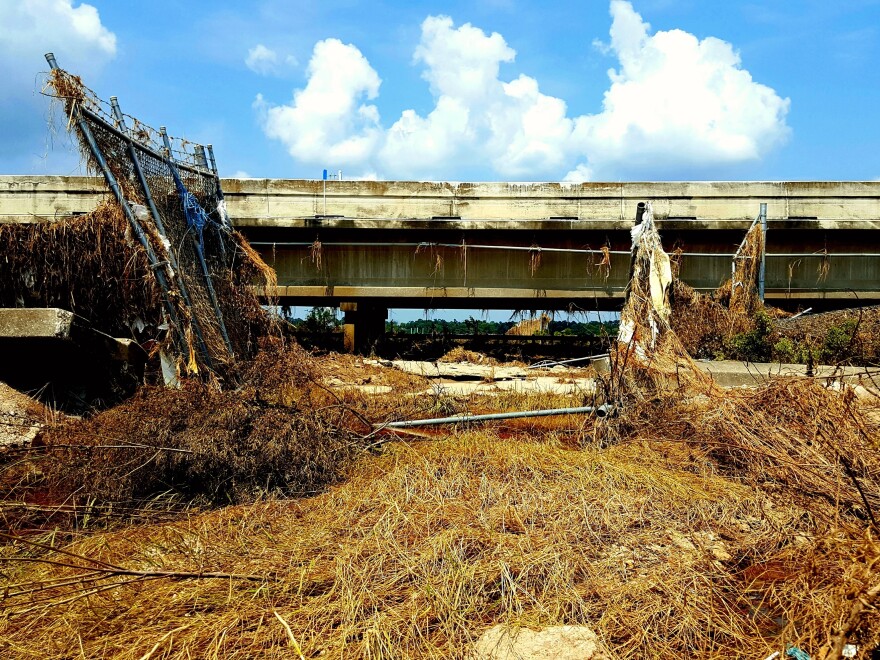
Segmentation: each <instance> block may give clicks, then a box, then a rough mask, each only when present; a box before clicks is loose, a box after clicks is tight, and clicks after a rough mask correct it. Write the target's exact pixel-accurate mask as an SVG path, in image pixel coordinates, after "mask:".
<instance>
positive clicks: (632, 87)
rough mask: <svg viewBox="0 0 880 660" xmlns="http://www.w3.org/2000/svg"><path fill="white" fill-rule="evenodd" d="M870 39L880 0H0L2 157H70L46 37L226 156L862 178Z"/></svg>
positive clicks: (243, 162) (869, 164) (429, 169)
mask: <svg viewBox="0 0 880 660" xmlns="http://www.w3.org/2000/svg"><path fill="white" fill-rule="evenodd" d="M878 43H880V0H850V1H848V2H841V3H831V2H827V1H824V2H820V1H818V0H815V1H814V0H801V1H798V2H796V1H784V0H777V1H768V2H761V3H758V2H737V1H735V0H730V1H728V2H724V3H720V2H719V3H715V2H713V3H708V2H695V1H688V0H678V1H675V2H673V1H671V0H632V2H631V3H629V2H623V1H622V0H610V1H609V0H582V1H581V2H566V1H558V2H555V3H537V2H519V1H517V0H489V1H485V2H480V1H477V0H470V1H469V2H454V1H453V2H448V1H447V2H443V3H436V2H419V1H411V2H406V3H394V2H371V3H359V2H350V1H345V0H336V1H333V2H323V3H318V2H282V1H280V0H263V1H260V2H231V1H226V0H213V1H212V2H201V1H197V0H191V1H189V2H179V1H178V0H176V1H173V2H172V1H171V0H151V1H149V2H123V1H120V0H112V1H111V0H91V2H89V3H80V2H73V1H72V0H0V91H2V94H0V136H2V137H0V173H3V174H28V173H58V174H69V173H76V172H78V171H81V170H80V169H79V165H78V159H77V157H76V155H75V153H74V152H73V151H72V149H71V147H70V145H69V142H68V141H66V140H64V139H63V136H61V135H57V136H56V137H55V138H53V139H51V140H50V136H51V133H50V130H49V126H48V122H47V116H48V114H49V104H48V101H47V99H46V98H45V97H43V96H42V95H40V94H39V90H40V87H41V84H40V77H39V74H40V73H41V72H45V70H46V68H47V67H46V66H45V64H44V61H43V59H42V54H43V53H44V52H45V51H49V50H52V51H54V52H55V53H56V55H57V56H58V59H59V62H60V63H61V65H62V66H64V67H66V68H69V69H70V70H71V71H73V72H75V73H80V74H82V75H83V77H84V79H85V80H86V82H87V84H89V85H90V86H91V87H92V88H93V89H95V91H96V92H97V93H98V94H99V95H100V96H102V97H103V98H108V97H109V96H111V95H116V96H118V97H119V100H120V103H121V104H122V106H123V110H125V111H126V112H128V113H130V114H133V115H136V116H138V117H140V118H141V119H143V120H144V121H146V122H147V123H150V124H153V125H156V126H157V125H160V124H164V125H167V126H168V128H169V131H170V132H171V133H172V134H174V135H178V136H183V137H187V138H189V139H191V140H195V141H201V142H213V144H214V145H215V152H216V154H217V159H218V164H219V166H220V169H221V174H223V175H227V176H229V175H234V174H236V173H240V174H247V175H250V176H254V177H291V178H299V177H305V178H311V177H319V176H320V172H321V169H322V168H323V167H327V168H330V169H331V170H337V169H342V170H343V174H344V176H346V177H366V178H400V179H409V178H426V179H443V180H459V181H460V180H529V181H533V180H563V179H566V178H567V179H569V180H644V179H658V180H663V179H666V180H671V179H694V180H699V179H792V180H803V179H818V180H826V179H827V180H837V179H854V180H874V179H877V178H878V177H880V155H878V152H880V150H878V145H880V122H878V121H877V114H878V113H877V107H878V106H880V85H878V84H877V81H878V78H880V77H878V74H877V70H876V69H877V64H878V62H880V46H878ZM609 71H611V76H609ZM56 130H57V131H60V132H61V133H63V122H62V125H61V127H60V128H59V127H58V126H57V122H56ZM50 142H51V144H49V143H50Z"/></svg>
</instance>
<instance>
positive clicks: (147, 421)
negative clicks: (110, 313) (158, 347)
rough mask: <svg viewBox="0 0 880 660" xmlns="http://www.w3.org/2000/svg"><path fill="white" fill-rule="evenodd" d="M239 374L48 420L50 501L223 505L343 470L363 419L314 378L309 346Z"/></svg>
mask: <svg viewBox="0 0 880 660" xmlns="http://www.w3.org/2000/svg"><path fill="white" fill-rule="evenodd" d="M242 380H243V385H242V387H241V388H240V389H238V390H237V391H222V390H220V389H218V388H215V387H211V386H209V385H206V384H203V383H201V382H198V381H192V380H190V381H185V382H184V383H183V385H182V387H181V388H180V389H170V388H161V387H144V388H142V389H141V390H140V391H139V392H138V393H137V394H135V395H134V396H133V397H132V398H131V399H129V400H128V401H126V402H124V403H122V404H121V405H118V406H116V407H114V408H111V409H110V410H107V411H104V412H101V413H98V414H97V415H94V416H93V417H91V418H89V419H83V420H79V419H74V420H68V421H64V422H62V423H61V424H59V425H55V426H53V427H51V428H50V429H48V430H47V431H46V432H45V434H44V436H43V438H42V443H41V446H40V447H38V448H37V452H38V453H39V454H40V455H42V457H43V460H41V461H40V462H39V465H38V469H39V471H40V473H41V479H40V483H42V484H45V488H46V490H47V493H48V495H49V497H50V499H51V500H52V501H68V502H71V501H74V500H76V501H80V502H88V501H92V502H97V503H99V504H102V505H107V504H113V503H116V504H120V505H122V506H123V507H132V506H136V505H137V504H138V503H143V502H145V501H149V500H150V499H151V498H154V497H156V496H158V495H160V494H163V493H164V494H166V495H173V496H174V499H176V500H178V501H181V502H185V503H187V504H188V505H191V504H193V503H196V504H198V503H205V504H213V505H217V504H230V503H235V502H240V501H251V500H253V499H254V498H255V497H257V496H259V495H260V494H282V495H303V494H310V493H314V492H316V491H319V490H321V489H323V488H325V487H326V486H327V485H328V484H331V483H334V482H335V481H337V480H338V479H340V478H341V477H342V476H343V475H344V474H345V473H346V471H347V469H348V467H349V466H350V462H351V459H352V458H353V457H354V455H355V453H356V450H357V448H358V445H357V442H356V438H357V437H359V436H357V434H356V433H355V432H354V427H355V426H356V425H360V426H361V427H363V424H362V423H361V422H360V421H359V420H357V418H356V417H354V415H353V413H352V412H351V411H350V409H349V408H348V407H347V406H345V405H339V402H338V400H337V399H336V398H335V397H334V396H332V393H331V392H329V391H327V390H325V389H323V388H321V387H319V386H317V385H316V382H317V381H316V376H315V373H314V369H313V367H312V362H311V359H310V357H309V356H308V355H307V354H306V353H305V352H304V351H302V350H301V349H298V347H295V346H294V347H287V348H284V349H281V348H278V347H275V348H274V349H271V350H264V351H263V352H262V353H260V354H258V355H257V357H256V358H255V360H254V361H253V363H252V364H251V365H249V366H248V367H247V368H246V369H245V370H244V371H243V373H242Z"/></svg>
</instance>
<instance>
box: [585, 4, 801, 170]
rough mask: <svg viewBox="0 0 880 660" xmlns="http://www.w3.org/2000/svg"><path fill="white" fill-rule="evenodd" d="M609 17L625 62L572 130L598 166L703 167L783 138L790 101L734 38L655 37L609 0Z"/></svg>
mask: <svg viewBox="0 0 880 660" xmlns="http://www.w3.org/2000/svg"><path fill="white" fill-rule="evenodd" d="M611 16H612V25H611V33H610V34H611V42H610V44H609V45H608V49H609V52H610V53H613V54H614V55H615V56H616V57H617V59H618V62H619V67H618V68H617V69H616V70H614V69H612V70H611V71H609V73H608V75H609V77H610V79H611V87H610V88H609V89H608V91H606V92H605V98H604V102H603V109H602V112H601V113H599V114H597V115H592V116H584V117H579V118H577V120H576V123H577V126H576V129H575V136H574V137H575V140H576V141H577V142H578V144H579V148H580V150H581V151H582V152H583V154H584V156H585V158H586V160H587V161H588V163H589V165H590V167H591V168H592V169H593V170H594V171H596V172H599V173H609V172H610V173H614V172H621V173H624V174H625V173H626V172H627V171H632V170H633V169H635V170H638V171H658V172H663V171H664V170H665V169H667V168H669V169H672V170H673V171H681V170H682V169H687V170H689V171H692V172H695V173H699V172H700V168H704V167H710V168H715V167H718V166H723V165H728V164H734V163H742V162H747V161H753V160H757V159H758V158H760V157H761V156H763V155H765V154H766V153H767V152H768V151H770V150H772V149H773V148H774V147H776V146H778V145H779V144H780V143H781V142H782V141H784V140H785V139H786V137H787V136H788V133H789V129H788V127H787V125H786V123H785V116H786V114H787V112H788V108H789V100H788V99H782V98H780V97H779V95H778V94H777V93H776V92H775V91H774V90H773V89H771V88H770V87H767V86H766V85H762V84H760V83H757V82H755V81H754V80H753V79H752V76H751V74H749V72H748V71H746V70H745V69H743V68H742V67H741V61H740V57H739V54H738V53H737V52H736V51H735V50H734V48H733V46H732V45H731V44H729V43H727V42H725V41H721V40H720V39H716V38H714V37H707V38H705V39H702V40H700V39H698V38H697V37H695V36H694V35H692V34H689V33H687V32H684V31H682V30H668V31H661V32H656V33H654V34H653V35H652V34H650V25H649V24H648V23H646V22H645V21H643V20H642V17H641V16H640V15H639V14H638V13H636V11H635V10H634V9H633V7H632V5H631V4H630V3H629V2H626V1H625V0H612V2H611Z"/></svg>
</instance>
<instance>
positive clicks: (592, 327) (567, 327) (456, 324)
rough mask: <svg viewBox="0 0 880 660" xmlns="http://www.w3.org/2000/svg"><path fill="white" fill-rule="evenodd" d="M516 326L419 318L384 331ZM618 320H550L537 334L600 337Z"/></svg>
mask: <svg viewBox="0 0 880 660" xmlns="http://www.w3.org/2000/svg"><path fill="white" fill-rule="evenodd" d="M515 325H516V321H483V320H480V319H475V318H473V317H470V318H468V319H465V320H464V321H446V320H442V319H430V320H427V319H419V320H418V321H407V322H405V323H397V322H393V321H387V322H386V323H385V332H388V333H391V334H412V335H503V334H506V333H507V331H508V330H510V329H511V328H513V327H514V326H515ZM617 325H618V323H617V321H613V322H610V323H599V322H598V321H587V322H582V321H551V322H550V324H549V326H548V328H547V330H546V332H538V333H536V334H538V335H550V336H567V335H571V336H579V337H601V336H604V335H606V334H608V335H612V334H615V333H616V332H617Z"/></svg>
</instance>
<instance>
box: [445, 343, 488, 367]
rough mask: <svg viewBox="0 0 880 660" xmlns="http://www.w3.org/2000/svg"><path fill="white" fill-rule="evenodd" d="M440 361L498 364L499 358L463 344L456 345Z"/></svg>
mask: <svg viewBox="0 0 880 660" xmlns="http://www.w3.org/2000/svg"><path fill="white" fill-rule="evenodd" d="M437 361H438V362H470V363H471V364H498V360H496V359H495V358H493V357H489V356H487V355H483V354H482V353H477V352H476V351H469V350H467V349H465V348H462V347H461V346H456V347H455V348H453V349H452V350H451V351H448V352H446V353H445V354H444V355H442V356H441V357H440V358H439V359H438V360H437Z"/></svg>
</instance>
